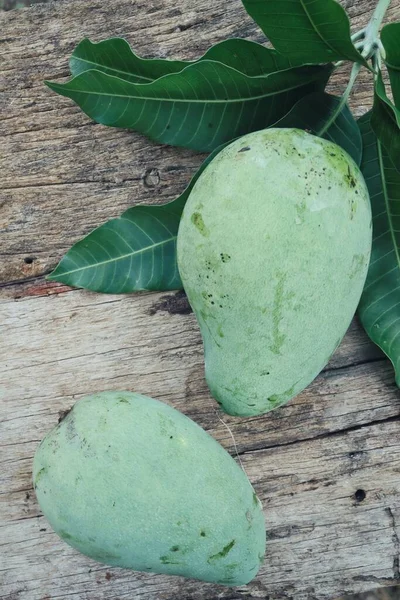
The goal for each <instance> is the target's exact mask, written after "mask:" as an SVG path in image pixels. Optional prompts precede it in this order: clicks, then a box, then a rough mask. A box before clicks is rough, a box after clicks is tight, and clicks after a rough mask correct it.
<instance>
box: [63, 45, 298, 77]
mask: <svg viewBox="0 0 400 600" xmlns="http://www.w3.org/2000/svg"><path fill="white" fill-rule="evenodd" d="M203 60H214V61H217V62H221V63H223V64H224V65H227V66H228V67H232V68H233V69H236V70H238V71H241V72H242V73H245V74H246V75H249V76H250V77H255V76H258V75H267V74H268V73H273V72H275V71H282V70H284V69H289V68H290V67H295V66H299V64H300V63H298V62H295V61H291V60H290V59H288V58H286V57H285V56H282V55H281V54H279V53H278V52H276V50H271V48H266V47H265V46H262V45H261V44H257V43H256V42H251V41H249V40H243V39H229V40H225V41H223V42H221V43H219V44H216V45H215V46H213V47H212V48H210V50H208V51H207V52H206V53H205V54H204V56H202V57H201V58H200V59H199V60H197V61H193V62H191V61H182V60H166V59H158V58H155V59H148V58H140V57H139V56H137V55H136V54H135V53H134V52H133V51H132V49H131V47H130V45H129V44H128V42H127V41H126V40H124V39H122V38H111V39H109V40H104V41H102V42H97V43H93V42H91V41H90V40H89V39H87V38H86V39H84V40H82V42H80V44H78V46H77V47H76V48H75V50H74V52H73V54H72V56H71V58H70V62H69V65H70V69H71V73H72V75H73V76H77V75H80V74H81V73H84V72H85V71H91V70H93V69H95V70H98V71H102V73H106V74H107V75H113V76H115V77H119V78H121V79H125V80H126V81H130V82H132V83H149V82H151V81H154V80H155V79H158V78H159V77H162V76H163V75H168V74H170V73H179V72H180V71H182V70H183V69H184V68H185V67H187V66H189V65H191V64H195V63H196V62H200V61H203Z"/></svg>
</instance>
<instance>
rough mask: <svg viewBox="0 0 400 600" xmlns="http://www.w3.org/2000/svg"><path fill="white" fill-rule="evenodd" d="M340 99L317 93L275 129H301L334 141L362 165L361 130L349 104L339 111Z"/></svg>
mask: <svg viewBox="0 0 400 600" xmlns="http://www.w3.org/2000/svg"><path fill="white" fill-rule="evenodd" d="M340 100H341V99H340V98H337V97H336V96H331V95H330V94H326V93H325V92H314V93H313V94H309V95H308V96H305V97H304V98H302V99H301V100H299V101H298V102H297V104H295V105H294V107H293V108H292V110H291V111H290V112H289V113H288V114H287V115H285V116H284V117H283V118H282V119H280V120H279V121H278V122H277V123H275V124H274V127H298V128H300V129H306V130H307V131H309V132H310V133H313V134H314V135H318V136H321V137H323V138H325V139H327V140H330V141H331V142H335V144H337V145H338V146H341V147H342V148H343V149H344V150H346V152H348V153H349V154H350V156H351V157H352V158H353V160H354V161H355V162H356V163H357V164H358V165H360V163H361V155H362V139H361V133H360V129H359V127H358V125H357V122H356V121H355V119H354V117H353V115H352V113H351V111H350V109H349V107H348V106H347V104H345V105H344V107H343V108H342V109H341V110H340V111H339V112H338V110H339V109H340V103H341V102H340Z"/></svg>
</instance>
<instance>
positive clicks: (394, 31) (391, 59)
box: [381, 23, 400, 108]
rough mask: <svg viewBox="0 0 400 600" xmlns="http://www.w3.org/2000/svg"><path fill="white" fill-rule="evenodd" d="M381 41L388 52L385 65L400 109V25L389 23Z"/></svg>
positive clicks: (383, 30) (383, 31)
mask: <svg viewBox="0 0 400 600" xmlns="http://www.w3.org/2000/svg"><path fill="white" fill-rule="evenodd" d="M381 41H382V44H383V47H384V48H385V50H386V59H385V64H386V67H387V70H388V72H389V77H390V84H391V86H392V91H393V98H394V103H395V105H396V107H397V108H400V23H389V24H388V25H385V27H383V29H382V31H381Z"/></svg>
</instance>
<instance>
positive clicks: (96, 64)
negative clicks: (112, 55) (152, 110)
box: [72, 56, 154, 83]
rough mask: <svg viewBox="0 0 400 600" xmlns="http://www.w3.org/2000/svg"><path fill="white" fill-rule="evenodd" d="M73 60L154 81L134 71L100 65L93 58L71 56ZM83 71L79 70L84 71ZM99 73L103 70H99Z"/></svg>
mask: <svg viewBox="0 0 400 600" xmlns="http://www.w3.org/2000/svg"><path fill="white" fill-rule="evenodd" d="M72 59H73V60H76V61H80V62H84V63H87V64H88V65H95V66H97V67H101V68H103V69H107V70H108V71H112V72H113V73H121V74H122V75H128V77H137V78H138V79H144V80H145V81H149V82H150V83H151V82H152V81H154V79H152V78H151V77H144V75H137V74H136V73H130V72H129V71H122V70H121V69H115V68H114V67H107V65H102V64H101V63H99V62H94V61H93V60H88V59H87V58H79V57H77V56H73V57H72ZM90 70H93V71H100V69H90ZM84 72H85V71H81V73H84ZM100 72H101V73H102V72H103V71H100Z"/></svg>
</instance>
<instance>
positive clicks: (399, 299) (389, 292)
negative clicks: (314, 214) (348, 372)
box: [358, 113, 400, 386]
mask: <svg viewBox="0 0 400 600" xmlns="http://www.w3.org/2000/svg"><path fill="white" fill-rule="evenodd" d="M358 123H359V125H360V129H361V133H362V137H363V145H364V152H363V158H362V164H361V170H362V172H363V174H364V178H365V181H366V183H367V186H368V190H369V194H370V198H371V206H372V218H373V229H374V237H373V242H372V255H371V262H370V266H369V271H368V277H367V281H366V284H365V288H364V292H363V295H362V297H361V302H360V305H359V309H358V310H359V315H360V318H361V322H362V324H363V326H364V328H365V330H366V332H367V333H368V335H369V337H370V338H371V340H372V341H373V342H375V344H377V345H378V346H379V347H380V348H382V350H383V351H384V352H385V353H386V354H387V356H388V357H389V358H390V360H391V361H392V363H393V366H394V368H395V371H396V381H397V385H399V386H400V173H399V172H398V171H397V170H396V169H395V168H394V165H393V163H392V162H391V160H390V158H389V155H388V153H387V152H386V150H385V148H384V147H383V146H382V144H381V143H380V142H379V140H377V139H376V136H375V134H374V132H373V130H372V127H371V122H370V113H368V114H366V115H364V116H363V117H361V119H359V121H358Z"/></svg>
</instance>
